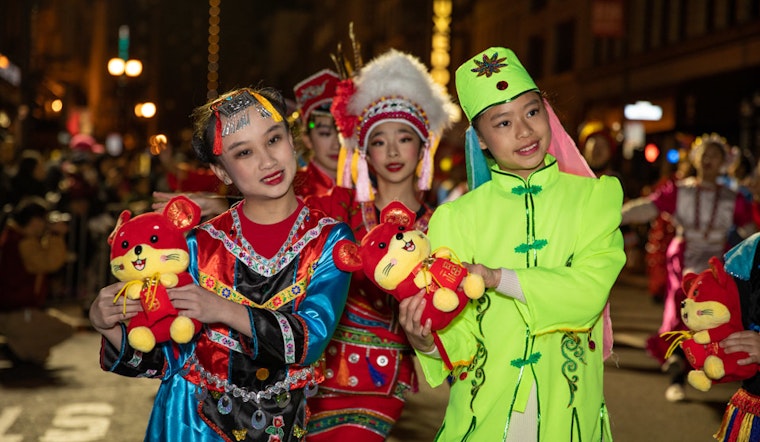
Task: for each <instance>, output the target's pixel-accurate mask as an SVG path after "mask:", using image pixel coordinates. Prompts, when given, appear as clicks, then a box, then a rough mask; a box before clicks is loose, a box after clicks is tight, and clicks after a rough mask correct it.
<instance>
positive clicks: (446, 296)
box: [433, 287, 459, 312]
mask: <svg viewBox="0 0 760 442" xmlns="http://www.w3.org/2000/svg"><path fill="white" fill-rule="evenodd" d="M433 306H434V307H435V308H437V309H438V310H440V311H442V312H450V311H453V310H454V309H456V308H457V307H458V306H459V298H457V294H456V293H455V292H454V291H453V290H451V289H447V288H446V287H441V288H439V289H438V290H436V291H435V293H433Z"/></svg>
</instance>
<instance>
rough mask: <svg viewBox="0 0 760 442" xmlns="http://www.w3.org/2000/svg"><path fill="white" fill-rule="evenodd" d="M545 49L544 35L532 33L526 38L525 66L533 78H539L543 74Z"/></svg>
mask: <svg viewBox="0 0 760 442" xmlns="http://www.w3.org/2000/svg"><path fill="white" fill-rule="evenodd" d="M545 51H546V41H545V40H544V37H542V36H538V35H534V36H532V37H530V38H529V39H528V57H527V60H526V68H527V69H528V72H530V73H531V75H533V77H534V78H536V79H539V78H541V77H543V76H544V52H545Z"/></svg>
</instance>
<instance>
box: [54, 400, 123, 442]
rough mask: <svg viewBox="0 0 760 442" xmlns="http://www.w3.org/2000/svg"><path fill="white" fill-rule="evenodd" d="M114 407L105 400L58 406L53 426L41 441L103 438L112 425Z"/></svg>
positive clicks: (55, 441) (70, 441)
mask: <svg viewBox="0 0 760 442" xmlns="http://www.w3.org/2000/svg"><path fill="white" fill-rule="evenodd" d="M112 414H113V407H112V406H111V405H109V404H107V403H105V402H85V403H78V404H69V405H65V406H63V407H60V408H58V410H57V411H56V414H55V417H54V418H53V427H54V428H51V429H49V430H47V431H45V434H44V435H43V436H42V437H41V438H40V442H91V441H98V440H103V439H104V438H105V437H106V434H107V433H108V427H109V426H110V425H111V419H110V416H111V415H112Z"/></svg>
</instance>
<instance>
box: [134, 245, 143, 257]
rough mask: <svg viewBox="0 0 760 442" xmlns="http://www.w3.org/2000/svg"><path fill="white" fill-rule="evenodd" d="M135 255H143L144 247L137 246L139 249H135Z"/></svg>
mask: <svg viewBox="0 0 760 442" xmlns="http://www.w3.org/2000/svg"><path fill="white" fill-rule="evenodd" d="M135 254H136V255H140V254H142V246H137V247H135Z"/></svg>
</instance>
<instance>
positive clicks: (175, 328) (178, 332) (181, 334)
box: [169, 316, 195, 344]
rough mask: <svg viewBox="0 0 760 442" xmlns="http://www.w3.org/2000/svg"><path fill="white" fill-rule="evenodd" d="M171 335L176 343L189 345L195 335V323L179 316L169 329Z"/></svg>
mask: <svg viewBox="0 0 760 442" xmlns="http://www.w3.org/2000/svg"><path fill="white" fill-rule="evenodd" d="M169 334H170V335H171V337H172V340H173V341H174V342H177V343H179V344H187V343H188V342H190V340H191V339H193V335H194V334H195V327H194V326H193V321H191V320H190V318H188V317H185V316H177V318H176V319H175V320H174V321H172V325H171V327H169Z"/></svg>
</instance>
